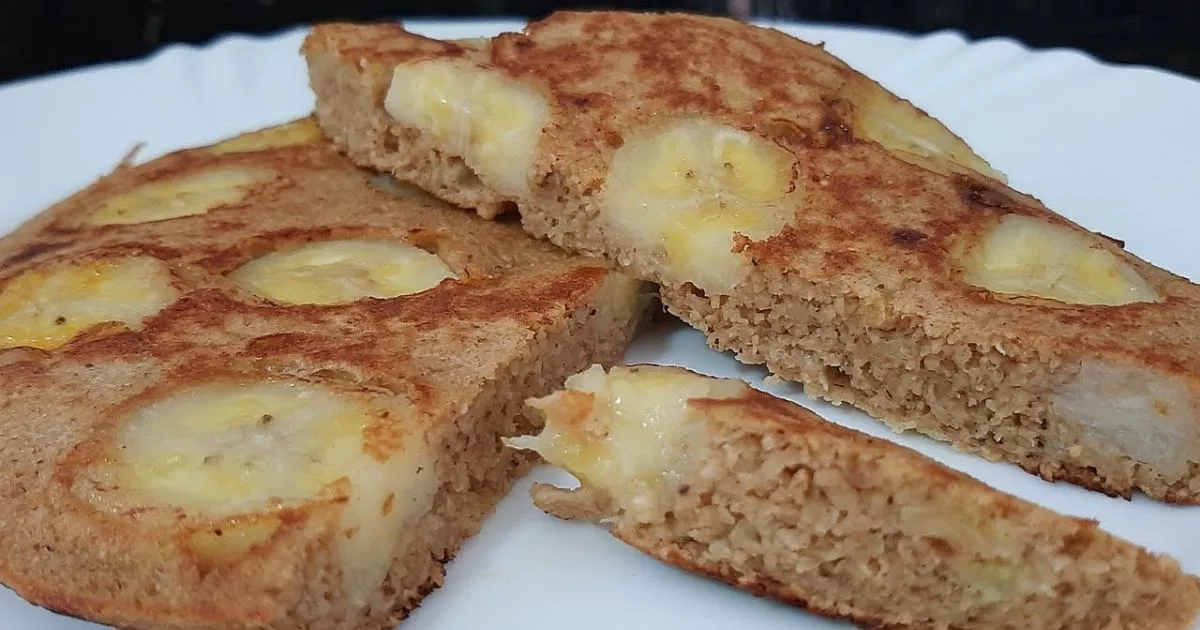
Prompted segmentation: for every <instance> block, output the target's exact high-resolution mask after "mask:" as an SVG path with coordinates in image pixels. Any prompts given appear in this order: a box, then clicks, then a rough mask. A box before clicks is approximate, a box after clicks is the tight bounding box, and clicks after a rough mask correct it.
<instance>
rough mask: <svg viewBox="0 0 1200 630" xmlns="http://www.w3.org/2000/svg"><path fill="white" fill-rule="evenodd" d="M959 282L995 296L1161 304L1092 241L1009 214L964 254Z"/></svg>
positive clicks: (1052, 225) (1126, 268)
mask: <svg viewBox="0 0 1200 630" xmlns="http://www.w3.org/2000/svg"><path fill="white" fill-rule="evenodd" d="M963 279H964V280H965V281H966V282H967V283H968V284H971V285H974V286H977V287H982V288H984V289H987V290H989V291H992V292H995V293H1003V294H1009V295H1023V296H1030V297H1040V298H1047V299H1051V300H1057V301H1059V302H1066V303H1068V304H1095V305H1107V306H1119V305H1121V304H1130V303H1133V302H1156V301H1158V300H1160V299H1161V297H1160V296H1159V294H1158V292H1157V291H1155V290H1154V289H1153V288H1152V287H1151V286H1150V285H1149V284H1147V283H1146V281H1145V280H1143V279H1142V277H1141V276H1140V275H1138V273H1137V272H1136V271H1134V270H1133V268H1132V267H1130V266H1129V264H1128V263H1126V262H1125V261H1123V260H1121V259H1120V258H1118V257H1117V256H1116V255H1115V254H1113V253H1112V252H1110V251H1109V250H1107V249H1105V248H1104V247H1102V246H1101V245H1100V244H1099V243H1098V242H1097V241H1096V237H1094V236H1092V235H1089V234H1085V233H1083V232H1080V231H1078V230H1072V229H1071V228H1068V227H1066V226H1063V225H1058V224H1055V223H1050V222H1049V221H1045V220H1043V219H1035V218H1033V217H1027V216H1023V215H1014V214H1010V215H1007V216H1005V217H1004V218H1003V219H1001V220H1000V222H999V223H998V224H997V225H996V226H995V227H994V228H992V229H991V230H990V231H988V233H987V234H985V235H984V236H983V238H982V240H981V241H980V242H979V244H978V245H976V246H975V247H974V248H973V249H972V251H971V252H969V253H968V254H967V258H966V273H965V275H964V278H963Z"/></svg>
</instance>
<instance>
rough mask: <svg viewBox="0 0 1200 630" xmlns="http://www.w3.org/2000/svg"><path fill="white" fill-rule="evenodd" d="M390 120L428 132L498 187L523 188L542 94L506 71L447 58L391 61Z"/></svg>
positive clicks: (545, 112)
mask: <svg viewBox="0 0 1200 630" xmlns="http://www.w3.org/2000/svg"><path fill="white" fill-rule="evenodd" d="M384 109H386V110H387V113H388V114H389V115H391V116H392V117H393V118H395V119H396V120H398V121H400V122H403V123H405V124H407V125H410V126H413V127H416V128H417V129H420V130H422V131H424V132H426V133H429V134H432V135H433V136H434V137H435V138H437V139H438V140H439V141H441V142H442V143H445V145H446V146H448V147H449V149H450V151H451V153H454V154H456V155H459V156H461V157H462V158H463V161H464V162H466V163H467V165H468V166H470V167H471V168H472V169H473V170H474V171H475V172H476V173H477V174H479V175H480V176H482V177H483V178H485V179H488V180H491V183H492V184H493V185H495V186H496V187H497V188H498V189H499V190H501V191H502V192H504V193H506V194H509V195H519V194H521V193H524V192H527V191H528V190H529V174H530V171H531V170H532V168H533V154H534V151H535V150H536V148H537V143H538V140H539V139H540V138H541V134H542V128H543V127H544V126H545V125H546V121H547V120H548V119H549V116H550V107H549V105H548V104H547V103H546V99H545V98H543V97H542V96H540V95H539V94H537V93H536V92H535V91H533V90H531V89H530V88H528V87H525V86H523V85H520V84H519V83H517V82H516V81H513V80H512V79H510V78H508V77H507V76H505V75H503V74H501V73H499V72H497V71H493V70H486V69H483V68H479V67H476V66H472V65H470V64H465V63H462V62H459V61H454V60H448V59H431V60H425V61H421V62H418V63H407V64H401V65H399V66H396V68H395V70H394V71H393V73H392V82H391V85H390V86H389V88H388V92H387V96H386V97H385V99H384Z"/></svg>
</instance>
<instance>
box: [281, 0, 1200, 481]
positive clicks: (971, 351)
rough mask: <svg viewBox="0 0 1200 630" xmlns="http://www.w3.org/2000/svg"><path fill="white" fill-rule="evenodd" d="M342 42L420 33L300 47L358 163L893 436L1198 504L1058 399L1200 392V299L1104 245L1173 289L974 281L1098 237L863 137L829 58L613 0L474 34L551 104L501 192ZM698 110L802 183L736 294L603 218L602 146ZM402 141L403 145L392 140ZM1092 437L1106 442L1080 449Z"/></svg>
mask: <svg viewBox="0 0 1200 630" xmlns="http://www.w3.org/2000/svg"><path fill="white" fill-rule="evenodd" d="M327 28H328V29H330V30H328V31H327V30H325V29H327ZM347 39H350V40H354V41H356V42H373V41H374V42H378V41H379V40H380V39H386V40H387V42H388V43H387V46H388V47H389V50H394V49H398V48H405V47H407V48H408V49H409V50H411V51H413V54H414V57H413V58H414V59H415V58H424V57H422V55H423V53H421V52H420V51H421V50H425V47H426V46H427V44H426V43H424V42H423V41H419V40H417V39H416V38H415V36H412V35H409V34H406V33H403V32H398V31H395V30H394V29H392V30H387V31H386V32H385V31H376V30H375V29H374V27H371V26H360V27H351V26H344V25H343V26H336V27H317V28H316V29H314V30H313V32H312V34H311V35H310V36H309V38H308V40H307V41H306V45H305V54H306V56H307V59H308V63H309V71H310V79H311V82H312V85H313V88H314V90H315V92H316V94H317V118H318V121H319V122H320V124H321V125H322V128H323V129H324V130H325V131H326V133H327V134H329V135H330V136H332V137H333V138H334V140H335V143H336V144H337V145H338V146H339V148H342V149H344V150H346V151H347V153H348V155H349V156H350V157H351V159H353V160H354V161H356V162H357V163H359V164H361V165H364V166H369V167H373V168H377V169H381V170H386V171H389V172H392V173H394V174H396V176H397V177H400V178H402V179H407V180H410V181H414V182H417V183H418V184H420V185H421V186H422V187H425V188H427V189H429V190H430V191H432V192H433V193H434V194H436V195H438V196H440V197H443V198H445V199H449V200H451V201H453V202H455V203H458V204H461V205H464V206H467V207H473V206H475V205H477V204H479V203H486V204H495V203H499V202H502V201H510V202H515V203H516V204H517V206H518V207H519V211H520V213H521V220H522V224H523V226H524V228H525V229H526V231H528V232H529V233H531V234H533V235H535V236H537V237H541V238H546V239H548V240H550V241H551V242H553V243H555V244H557V245H559V246H562V247H565V248H567V249H569V250H573V251H578V252H582V253H586V254H590V255H596V256H600V257H603V258H604V259H606V260H607V261H608V262H609V263H610V264H612V265H614V266H617V267H619V268H622V269H626V270H629V271H630V272H631V273H633V274H635V275H637V276H638V277H640V278H642V279H644V280H649V281H653V282H658V283H660V284H662V285H663V287H662V295H663V301H664V304H665V305H666V306H667V308H668V309H669V310H670V311H671V312H672V313H674V314H676V315H678V316H679V317H681V318H682V319H684V320H685V321H686V322H688V323H689V324H691V325H693V326H695V327H696V328H698V329H700V330H701V331H703V332H704V333H705V335H706V337H707V340H708V342H709V344H710V345H711V346H713V347H714V348H716V349H719V350H729V351H733V352H735V353H736V354H737V356H738V358H739V359H740V360H742V361H744V362H747V363H754V364H764V365H766V367H767V368H768V369H769V370H771V372H772V373H774V374H777V375H779V376H780V377H781V378H785V379H788V380H794V381H797V382H801V383H803V384H804V385H805V387H806V388H807V390H808V391H809V392H810V393H812V394H813V395H816V396H821V397H824V398H827V399H830V400H833V401H836V402H848V403H851V404H853V405H855V406H856V407H858V408H860V409H863V410H865V411H866V412H868V413H869V414H871V415H873V416H875V417H878V418H880V419H882V420H883V421H884V422H886V423H887V424H889V426H892V427H894V428H896V429H898V430H918V431H921V432H923V433H925V434H927V435H930V436H933V437H935V438H937V439H940V440H945V441H948V442H950V443H952V444H953V445H954V446H955V447H957V448H959V449H961V450H964V451H967V452H971V453H975V454H979V455H982V456H984V457H987V458H989V459H1003V460H1007V461H1010V462H1013V463H1016V464H1017V465H1019V466H1021V467H1022V468H1024V469H1026V470H1030V471H1032V472H1036V474H1039V475H1041V476H1043V477H1045V478H1048V479H1063V480H1068V481H1072V482H1074V483H1079V484H1081V485H1084V486H1086V487H1089V488H1093V489H1096V490H1100V491H1103V492H1106V493H1111V494H1115V495H1119V496H1129V495H1130V493H1131V492H1132V491H1134V490H1141V491H1143V492H1146V493H1147V494H1149V495H1150V496H1152V497H1155V498H1157V499H1160V500H1165V501H1172V502H1176V501H1178V502H1184V503H1195V502H1200V464H1198V463H1197V462H1191V463H1190V464H1188V466H1185V467H1180V468H1179V469H1180V470H1182V469H1185V468H1186V472H1185V473H1184V474H1183V475H1182V476H1180V473H1179V472H1178V470H1175V471H1170V472H1168V471H1164V470H1163V469H1161V468H1160V467H1156V466H1153V465H1151V464H1150V463H1147V462H1143V461H1139V460H1136V459H1134V458H1133V457H1132V456H1130V455H1127V454H1125V453H1124V452H1123V451H1122V449H1121V448H1120V445H1118V444H1114V443H1109V442H1105V440H1106V438H1103V437H1102V436H1099V435H1098V434H1097V432H1095V431H1092V430H1091V429H1090V428H1089V427H1086V426H1081V424H1080V423H1079V422H1072V421H1070V420H1068V419H1064V418H1062V417H1060V416H1059V415H1057V414H1056V413H1055V412H1054V411H1053V410H1052V409H1051V404H1050V398H1051V395H1052V393H1053V392H1054V391H1056V388H1059V387H1062V386H1063V385H1064V383H1066V382H1067V381H1069V379H1071V378H1072V377H1074V376H1075V375H1076V374H1077V373H1078V371H1079V369H1080V366H1081V365H1082V363H1083V361H1084V360H1097V361H1103V362H1111V363H1115V364H1121V363H1133V364H1135V365H1140V366H1145V367H1147V368H1150V369H1153V370H1156V371H1158V372H1159V373H1160V374H1162V375H1163V376H1164V377H1169V378H1175V379H1179V380H1180V381H1181V382H1183V383H1185V384H1186V386H1187V387H1189V388H1191V389H1192V390H1193V391H1200V376H1198V375H1200V288H1198V287H1197V286H1196V285H1195V284H1193V283H1191V282H1190V281H1188V280H1187V279H1185V278H1181V277H1179V276H1176V275H1173V274H1171V273H1169V272H1167V271H1165V270H1163V269H1160V268H1157V267H1154V266H1153V265H1151V264H1150V263H1148V262H1146V261H1143V260H1141V259H1139V258H1137V257H1135V256H1133V255H1132V254H1130V253H1129V252H1127V251H1125V250H1124V249H1122V248H1121V247H1120V243H1119V242H1117V241H1114V240H1112V239H1106V238H1100V237H1096V247H1099V248H1103V249H1106V250H1107V251H1109V252H1111V253H1112V254H1113V255H1114V256H1115V257H1117V258H1118V259H1119V260H1121V261H1123V262H1125V263H1127V264H1129V265H1130V267H1131V268H1132V269H1133V270H1134V271H1136V272H1137V273H1138V274H1139V275H1141V276H1142V277H1143V278H1144V279H1145V280H1146V281H1147V283H1148V284H1149V285H1151V286H1152V287H1153V288H1154V289H1156V290H1157V291H1158V292H1159V293H1160V294H1161V295H1162V296H1163V299H1162V300H1161V301H1158V302H1142V303H1133V304H1127V305H1123V306H1115V307H1095V306H1085V305H1074V304H1066V303H1063V302H1056V301H1053V300H1046V299H1041V298H1036V297H1018V298H1014V297H1009V296H1005V295H998V294H994V293H992V292H989V291H986V290H983V289H980V288H977V287H973V286H970V285H968V284H967V283H966V282H964V281H963V266H964V262H963V260H962V257H963V255H964V253H965V252H966V251H969V249H968V248H969V247H970V246H971V245H972V244H973V243H975V242H977V241H978V239H979V238H981V236H982V235H983V234H985V233H986V231H987V230H988V229H990V228H992V227H993V226H995V225H996V224H997V222H999V221H1000V220H1001V218H1002V217H1003V216H1004V215H1006V214H1022V215H1027V216H1032V217H1037V218H1040V219H1044V220H1046V221H1050V222H1052V223H1055V224H1057V225H1061V226H1064V227H1066V228H1068V229H1071V230H1076V231H1079V232H1081V233H1084V234H1088V235H1090V233H1089V232H1088V231H1086V230H1085V229H1084V228H1083V227H1081V226H1079V225H1077V224H1075V223H1073V222H1071V221H1070V220H1068V219H1066V218H1064V217H1062V216H1061V215H1058V214H1057V213H1055V212H1053V211H1052V210H1050V209H1049V208H1047V207H1046V206H1045V205H1044V204H1042V203H1041V202H1040V201H1039V200H1037V199H1036V198H1034V197H1032V196H1030V195H1027V194H1024V193H1021V192H1018V191H1016V190H1013V189H1012V188H1011V187H1009V186H1008V185H1006V184H1005V183H1003V182H1001V181H999V180H997V179H991V178H989V177H986V176H984V175H981V174H979V173H975V172H973V171H970V170H969V169H965V168H955V167H953V165H947V164H946V163H942V162H938V161H937V159H934V158H929V157H922V156H915V154H904V155H902V153H903V152H902V151H899V150H896V151H889V150H887V149H886V148H885V147H883V146H882V145H880V144H878V143H877V142H874V141H872V140H870V139H869V138H866V137H863V136H862V134H861V133H860V132H859V131H858V130H857V127H856V125H855V124H853V123H852V119H853V116H854V115H856V111H857V110H856V108H858V107H859V106H860V105H861V103H859V102H857V101H856V100H855V99H856V98H858V97H857V96H856V95H855V91H854V90H853V89H849V88H848V86H850V87H854V86H859V87H861V86H862V85H869V84H870V83H871V82H870V80H869V79H867V78H866V77H864V76H862V75H861V74H859V73H858V72H856V71H855V70H853V69H852V68H850V67H848V66H847V65H846V64H845V63H843V62H841V61H840V60H838V59H837V58H835V57H833V56H832V55H830V54H829V53H828V52H826V51H824V50H823V49H821V48H820V47H817V46H812V45H810V44H806V43H804V42H801V41H798V40H795V39H793V38H790V37H788V36H786V35H784V34H782V33H779V32H776V31H773V30H770V29H763V28H757V27H753V26H750V25H746V24H743V23H738V22H735V21H732V20H725V19H719V18H708V17H701V16H689V15H678V14H655V13H645V14H630V13H615V12H588V13H580V12H560V13H556V14H554V15H552V16H550V17H549V18H547V19H544V20H541V21H538V22H535V23H533V24H531V25H529V27H528V28H527V29H526V30H525V31H524V32H523V33H514V34H506V35H503V36H500V37H497V38H494V39H492V40H490V41H489V42H487V43H485V44H481V46H480V47H479V48H477V49H473V50H472V51H471V52H470V55H471V61H472V62H473V63H476V64H478V65H480V66H481V67H486V68H489V69H491V70H495V71H500V72H504V73H506V74H507V75H508V76H510V77H511V78H513V79H514V80H515V81H518V82H520V83H521V84H523V85H525V86H526V87H528V88H530V89H532V90H534V91H536V92H538V93H541V94H544V95H545V96H546V98H547V99H548V102H549V105H550V110H551V117H550V121H549V123H548V124H547V126H546V128H545V129H544V131H543V134H542V137H541V139H540V144H539V146H538V149H537V151H536V155H535V157H534V164H533V165H532V167H531V171H530V173H529V182H530V183H531V184H532V190H531V191H530V192H529V193H528V194H524V195H522V196H521V197H520V198H508V197H505V196H504V195H502V194H500V193H499V192H498V191H497V190H495V189H494V188H493V187H491V186H489V185H487V182H486V181H483V180H480V181H479V185H478V186H475V185H474V181H475V180H471V181H472V182H473V185H472V187H470V189H469V190H463V189H461V188H456V187H455V186H453V185H451V184H450V183H449V182H451V181H453V180H454V179H455V178H458V177H460V175H461V172H462V168H463V166H462V163H461V160H460V159H458V158H457V157H456V156H454V155H452V154H448V153H447V148H446V147H445V146H441V145H440V144H439V143H438V142H436V141H435V140H434V139H432V138H431V137H429V136H428V135H426V134H422V133H421V132H420V131H419V130H416V129H412V128H406V127H403V126H402V125H397V124H396V123H395V122H394V121H392V120H391V119H390V117H389V116H388V115H387V114H386V113H385V112H383V111H382V108H381V107H379V106H378V103H377V102H375V101H372V100H371V98H372V97H371V96H370V95H373V94H380V93H382V91H383V90H384V89H386V86H387V84H388V81H389V77H390V72H391V69H392V64H393V61H392V57H389V56H387V55H380V56H378V57H376V56H373V55H370V54H368V55H367V57H366V58H365V60H364V65H361V66H351V65H348V64H345V63H342V62H341V61H340V55H341V54H342V49H343V47H344V46H345V45H346V44H345V40H347ZM389 54H390V53H389ZM882 94H883V95H884V96H886V97H887V98H889V99H893V100H896V101H897V102H898V99H897V98H896V97H894V95H891V94H890V93H887V92H886V91H883V92H882ZM605 95H608V96H610V97H612V96H618V97H619V98H604V96H605ZM688 117H698V118H703V119H706V120H709V121H712V122H714V123H717V124H723V125H728V126H730V127H733V128H737V129H742V130H750V131H752V132H753V133H755V134H757V135H760V136H762V137H765V138H768V139H770V140H772V141H774V142H775V143H776V144H778V145H779V146H780V147H783V148H784V149H786V150H787V151H789V152H791V153H792V154H793V155H794V156H795V158H796V163H797V165H798V168H797V177H798V178H803V179H802V181H803V183H804V185H803V186H800V187H799V192H798V194H797V195H796V196H797V197H798V198H799V202H798V204H797V206H798V207H797V208H796V209H795V213H794V217H793V219H792V220H791V221H790V222H789V224H788V225H787V226H786V227H785V228H784V229H782V230H781V231H780V232H779V233H778V234H775V235H774V236H771V237H769V238H766V239H763V240H761V241H752V240H750V239H747V238H745V237H744V236H743V237H741V238H737V240H736V241H734V242H732V243H731V244H732V245H733V251H734V252H735V253H737V254H739V255H740V256H742V257H744V258H745V259H746V260H747V261H748V262H750V263H751V264H750V265H749V266H750V267H751V271H750V273H749V274H748V277H747V278H746V280H745V282H742V283H740V284H739V285H738V287H737V289H736V290H731V291H729V294H728V295H718V294H715V293H714V292H712V291H709V292H700V291H698V290H696V289H695V287H693V286H691V285H689V284H688V283H686V282H677V281H675V280H668V278H670V277H671V276H670V275H669V274H666V273H664V269H665V268H664V263H663V256H662V254H661V252H658V251H648V250H647V249H646V248H640V247H636V246H634V245H632V244H631V243H630V241H629V239H627V238H623V237H622V236H621V235H619V234H616V233H615V232H614V231H613V230H611V229H609V228H608V227H606V224H605V223H604V221H603V220H602V218H601V215H600V211H599V207H600V204H601V201H602V200H601V198H600V193H601V191H602V190H603V187H604V183H605V181H606V178H607V177H608V169H609V165H610V162H611V160H612V157H613V155H614V153H615V152H616V150H617V147H618V146H620V145H618V144H617V143H614V142H610V141H609V138H611V137H613V136H614V135H615V136H619V137H620V138H621V139H622V144H623V143H624V142H627V141H629V140H630V138H633V137H636V136H637V135H638V134H642V133H645V132H646V130H647V129H649V128H652V127H654V126H655V125H659V124H662V122H663V121H667V120H674V119H679V118H688ZM385 130H386V131H385ZM396 133H399V134H401V135H403V136H404V137H406V138H410V139H412V142H410V143H408V144H405V145H403V146H402V147H401V146H400V145H396V146H385V143H384V142H383V141H382V138H383V137H385V136H386V134H396ZM947 133H950V132H949V131H948V130H947ZM951 135H952V134H951ZM468 170H469V169H468ZM475 179H478V177H476V178H475ZM1163 339H1170V340H1171V342H1170V343H1164V342H1163ZM1084 436H1086V437H1089V438H1095V439H1096V440H1098V441H1099V442H1104V443H1103V444H1099V445H1095V447H1094V448H1092V447H1089V448H1081V449H1079V450H1070V449H1069V448H1068V447H1070V446H1072V445H1075V444H1077V443H1079V442H1080V441H1081V437H1084Z"/></svg>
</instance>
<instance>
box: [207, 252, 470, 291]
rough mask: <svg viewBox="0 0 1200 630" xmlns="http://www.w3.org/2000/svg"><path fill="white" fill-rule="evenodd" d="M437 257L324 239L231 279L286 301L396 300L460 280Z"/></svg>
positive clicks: (258, 263) (263, 260)
mask: <svg viewBox="0 0 1200 630" xmlns="http://www.w3.org/2000/svg"><path fill="white" fill-rule="evenodd" d="M457 277H458V276H456V275H455V274H454V272H453V271H452V270H451V269H450V267H448V266H447V265H446V263H445V262H443V261H442V259H441V258H438V257H437V256H436V255H434V254H431V253H429V252H427V251H425V250H422V249H418V248H416V247H413V246H411V245H407V244H399V243H383V242H373V241H323V242H318V243H310V244H308V245H304V246H302V247H299V248H297V249H293V250H288V251H279V252H272V253H270V254H267V255H266V256H263V257H261V258H257V259H255V260H252V261H250V262H248V263H246V264H244V265H242V266H241V267H239V268H238V269H237V270H235V271H234V272H233V273H232V274H230V278H232V279H233V280H234V282H237V283H238V284H240V285H241V286H243V287H245V288H246V289H247V290H249V291H252V292H254V293H255V294H257V295H261V296H262V297H265V298H267V299H268V300H272V301H274V302H279V303H282V304H345V303H348V302H353V301H355V300H359V299H362V298H364V297H374V298H392V297H397V296H400V295H408V294H411V293H419V292H421V291H424V290H426V289H430V288H433V287H435V286H437V285H438V284H439V283H441V282H442V281H443V280H445V279H446V278H455V279H456V278H457Z"/></svg>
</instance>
